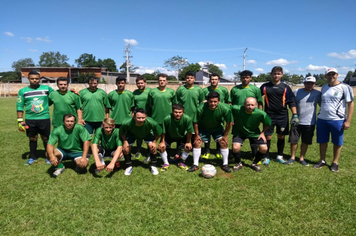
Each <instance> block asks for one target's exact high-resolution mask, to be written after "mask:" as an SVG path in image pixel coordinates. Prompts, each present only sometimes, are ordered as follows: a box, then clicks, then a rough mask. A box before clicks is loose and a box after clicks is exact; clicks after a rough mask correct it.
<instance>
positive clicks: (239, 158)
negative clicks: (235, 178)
mask: <svg viewBox="0 0 356 236" xmlns="http://www.w3.org/2000/svg"><path fill="white" fill-rule="evenodd" d="M233 156H234V158H235V161H236V163H237V164H239V163H240V162H241V152H237V153H234V154H233Z"/></svg>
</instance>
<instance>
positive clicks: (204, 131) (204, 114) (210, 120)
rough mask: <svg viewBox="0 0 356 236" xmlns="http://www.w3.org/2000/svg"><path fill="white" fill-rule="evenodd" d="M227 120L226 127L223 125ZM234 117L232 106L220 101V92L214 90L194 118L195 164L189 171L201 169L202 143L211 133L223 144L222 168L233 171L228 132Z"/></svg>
mask: <svg viewBox="0 0 356 236" xmlns="http://www.w3.org/2000/svg"><path fill="white" fill-rule="evenodd" d="M224 121H225V122H226V125H225V129H224V127H223V123H224ZM232 121H233V118H232V115H231V109H230V106H229V105H227V104H224V103H220V95H219V93H217V92H215V91H213V92H211V93H209V95H208V101H207V102H206V103H203V104H201V105H200V106H199V107H198V110H197V113H196V115H195V116H194V119H193V125H194V132H195V139H194V144H193V145H194V148H193V162H194V163H193V165H192V166H191V167H190V168H189V170H188V171H189V172H193V171H196V170H198V169H199V157H200V153H201V145H202V142H203V141H204V142H205V143H206V142H207V141H208V137H209V136H210V135H211V136H213V139H214V141H215V142H219V144H220V146H221V150H220V151H221V155H222V159H223V165H222V169H223V170H224V171H225V172H231V170H230V167H229V165H228V157H229V148H228V137H227V136H228V134H229V131H230V128H231V124H232Z"/></svg>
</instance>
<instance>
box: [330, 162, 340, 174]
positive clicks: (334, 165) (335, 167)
mask: <svg viewBox="0 0 356 236" xmlns="http://www.w3.org/2000/svg"><path fill="white" fill-rule="evenodd" d="M330 170H331V171H332V172H339V165H338V164H336V163H332V164H331V167H330Z"/></svg>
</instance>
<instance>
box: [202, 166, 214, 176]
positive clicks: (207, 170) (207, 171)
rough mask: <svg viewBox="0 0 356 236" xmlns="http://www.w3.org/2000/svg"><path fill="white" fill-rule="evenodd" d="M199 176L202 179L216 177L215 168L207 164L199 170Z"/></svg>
mask: <svg viewBox="0 0 356 236" xmlns="http://www.w3.org/2000/svg"><path fill="white" fill-rule="evenodd" d="M201 174H202V175H203V177H204V178H207V179H211V178H213V177H214V176H215V175H216V169H215V166H213V165H210V164H207V165H204V166H203V168H201Z"/></svg>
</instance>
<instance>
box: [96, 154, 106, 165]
mask: <svg viewBox="0 0 356 236" xmlns="http://www.w3.org/2000/svg"><path fill="white" fill-rule="evenodd" d="M98 156H99V160H100V162H101V163H102V164H103V165H105V161H104V156H103V154H101V153H99V154H98Z"/></svg>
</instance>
